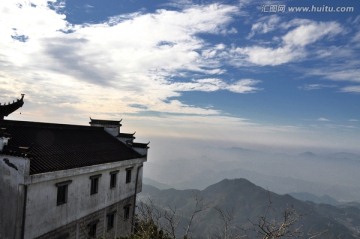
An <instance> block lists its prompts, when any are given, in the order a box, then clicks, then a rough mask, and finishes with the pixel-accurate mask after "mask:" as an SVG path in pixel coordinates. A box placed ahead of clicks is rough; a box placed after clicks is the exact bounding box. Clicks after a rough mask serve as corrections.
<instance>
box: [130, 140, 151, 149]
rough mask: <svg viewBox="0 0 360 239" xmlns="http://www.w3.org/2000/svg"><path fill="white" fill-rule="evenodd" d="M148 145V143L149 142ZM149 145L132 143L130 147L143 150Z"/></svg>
mask: <svg viewBox="0 0 360 239" xmlns="http://www.w3.org/2000/svg"><path fill="white" fill-rule="evenodd" d="M149 143H150V142H149ZM149 143H147V144H144V143H132V144H131V146H132V147H137V148H144V149H147V148H149V146H148V145H149Z"/></svg>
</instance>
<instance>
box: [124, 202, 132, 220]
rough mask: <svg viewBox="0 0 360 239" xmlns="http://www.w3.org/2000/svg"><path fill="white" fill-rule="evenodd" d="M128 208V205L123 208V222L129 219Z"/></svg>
mask: <svg viewBox="0 0 360 239" xmlns="http://www.w3.org/2000/svg"><path fill="white" fill-rule="evenodd" d="M130 207H131V205H130V204H129V205H126V206H125V207H124V220H128V219H129V218H130Z"/></svg>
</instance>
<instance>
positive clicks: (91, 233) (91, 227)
mask: <svg viewBox="0 0 360 239" xmlns="http://www.w3.org/2000/svg"><path fill="white" fill-rule="evenodd" d="M98 222H99V220H96V221H93V222H91V223H89V224H88V230H89V231H88V236H89V237H90V238H96V229H97V224H98Z"/></svg>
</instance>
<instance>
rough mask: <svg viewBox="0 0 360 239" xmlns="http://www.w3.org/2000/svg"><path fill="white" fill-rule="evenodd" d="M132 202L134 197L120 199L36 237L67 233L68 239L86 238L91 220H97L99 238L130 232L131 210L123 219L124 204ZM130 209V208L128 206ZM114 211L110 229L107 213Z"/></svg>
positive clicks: (42, 238) (50, 238) (50, 237)
mask: <svg viewBox="0 0 360 239" xmlns="http://www.w3.org/2000/svg"><path fill="white" fill-rule="evenodd" d="M133 202H134V197H129V198H126V199H124V200H121V201H120V202H118V203H115V204H113V205H110V206H109V207H107V208H105V209H102V210H99V211H96V212H94V213H92V214H90V215H88V216H85V217H83V218H80V219H79V220H77V221H75V222H72V223H69V224H67V225H65V226H63V227H60V228H57V229H55V230H53V231H51V232H48V233H46V234H44V235H42V236H40V237H38V238H36V239H58V238H59V236H60V235H67V236H68V239H87V238H88V236H87V234H88V225H89V223H91V222H93V221H95V220H96V221H98V223H97V230H96V237H101V238H118V237H121V236H126V235H128V234H130V233H131V222H132V217H133V215H132V210H130V213H131V214H130V218H129V219H127V220H124V206H126V205H129V204H131V206H132V203H133ZM130 209H131V208H130ZM114 211H116V214H115V226H114V228H113V229H111V230H109V231H108V230H107V217H106V216H107V214H108V213H110V212H114Z"/></svg>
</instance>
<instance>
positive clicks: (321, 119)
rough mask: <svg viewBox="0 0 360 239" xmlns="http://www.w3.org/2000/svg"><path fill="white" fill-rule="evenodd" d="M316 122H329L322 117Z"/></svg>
mask: <svg viewBox="0 0 360 239" xmlns="http://www.w3.org/2000/svg"><path fill="white" fill-rule="evenodd" d="M317 121H322V122H329V121H330V120H329V119H327V118H324V117H320V118H318V119H317Z"/></svg>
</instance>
